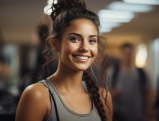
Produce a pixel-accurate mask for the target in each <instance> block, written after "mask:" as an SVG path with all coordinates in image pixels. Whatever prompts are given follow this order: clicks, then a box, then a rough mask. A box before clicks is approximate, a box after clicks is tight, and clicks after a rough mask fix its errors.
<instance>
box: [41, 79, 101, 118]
mask: <svg viewBox="0 0 159 121" xmlns="http://www.w3.org/2000/svg"><path fill="white" fill-rule="evenodd" d="M46 81H47V82H46ZM38 83H42V84H44V85H45V86H46V87H47V88H49V89H50V91H51V93H52V94H53V96H54V98H55V102H56V105H57V110H58V113H59V118H60V121H80V119H79V117H78V115H79V116H80V118H81V120H82V121H101V118H100V116H99V114H98V111H97V109H96V107H95V105H94V103H93V108H92V110H91V112H90V113H87V114H77V113H76V112H74V111H72V110H70V109H69V108H68V107H67V106H66V105H65V103H64V102H63V100H62V98H61V96H60V95H59V93H58V91H57V90H56V88H55V87H54V85H53V84H52V83H51V81H50V80H48V79H47V80H41V81H39V82H38ZM82 84H83V87H84V88H85V90H86V91H87V92H88V89H87V86H86V83H85V82H84V81H82ZM50 97H51V96H50ZM46 121H57V120H56V114H55V108H54V102H53V99H52V98H51V112H50V115H49V117H48V119H47V120H46Z"/></svg>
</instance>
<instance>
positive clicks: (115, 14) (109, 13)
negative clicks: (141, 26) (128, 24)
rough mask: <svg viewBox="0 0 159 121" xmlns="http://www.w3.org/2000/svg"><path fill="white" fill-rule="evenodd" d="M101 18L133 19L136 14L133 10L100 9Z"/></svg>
mask: <svg viewBox="0 0 159 121" xmlns="http://www.w3.org/2000/svg"><path fill="white" fill-rule="evenodd" d="M98 15H99V18H104V19H107V18H108V19H109V18H110V19H132V18H134V16H135V14H134V13H133V12H131V11H117V10H104V9H103V10H100V11H99V13H98Z"/></svg>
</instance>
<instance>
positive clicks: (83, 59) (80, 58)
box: [73, 55, 90, 62]
mask: <svg viewBox="0 0 159 121" xmlns="http://www.w3.org/2000/svg"><path fill="white" fill-rule="evenodd" d="M73 57H74V58H75V59H76V60H77V61H80V62H87V61H88V60H89V58H90V56H86V55H73Z"/></svg>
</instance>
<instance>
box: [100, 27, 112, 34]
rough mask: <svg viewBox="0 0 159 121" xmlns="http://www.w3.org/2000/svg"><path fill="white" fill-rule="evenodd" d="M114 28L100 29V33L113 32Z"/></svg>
mask: <svg viewBox="0 0 159 121" xmlns="http://www.w3.org/2000/svg"><path fill="white" fill-rule="evenodd" d="M111 31H112V28H100V29H99V33H107V32H111Z"/></svg>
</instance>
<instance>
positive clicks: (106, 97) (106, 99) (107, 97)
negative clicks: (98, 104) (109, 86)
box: [99, 87, 113, 121]
mask: <svg viewBox="0 0 159 121" xmlns="http://www.w3.org/2000/svg"><path fill="white" fill-rule="evenodd" d="M99 94H100V99H101V100H102V102H103V105H104V109H105V113H106V116H107V119H108V121H112V116H113V104H112V96H111V94H110V92H109V91H108V90H106V89H105V88H103V87H99Z"/></svg>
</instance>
